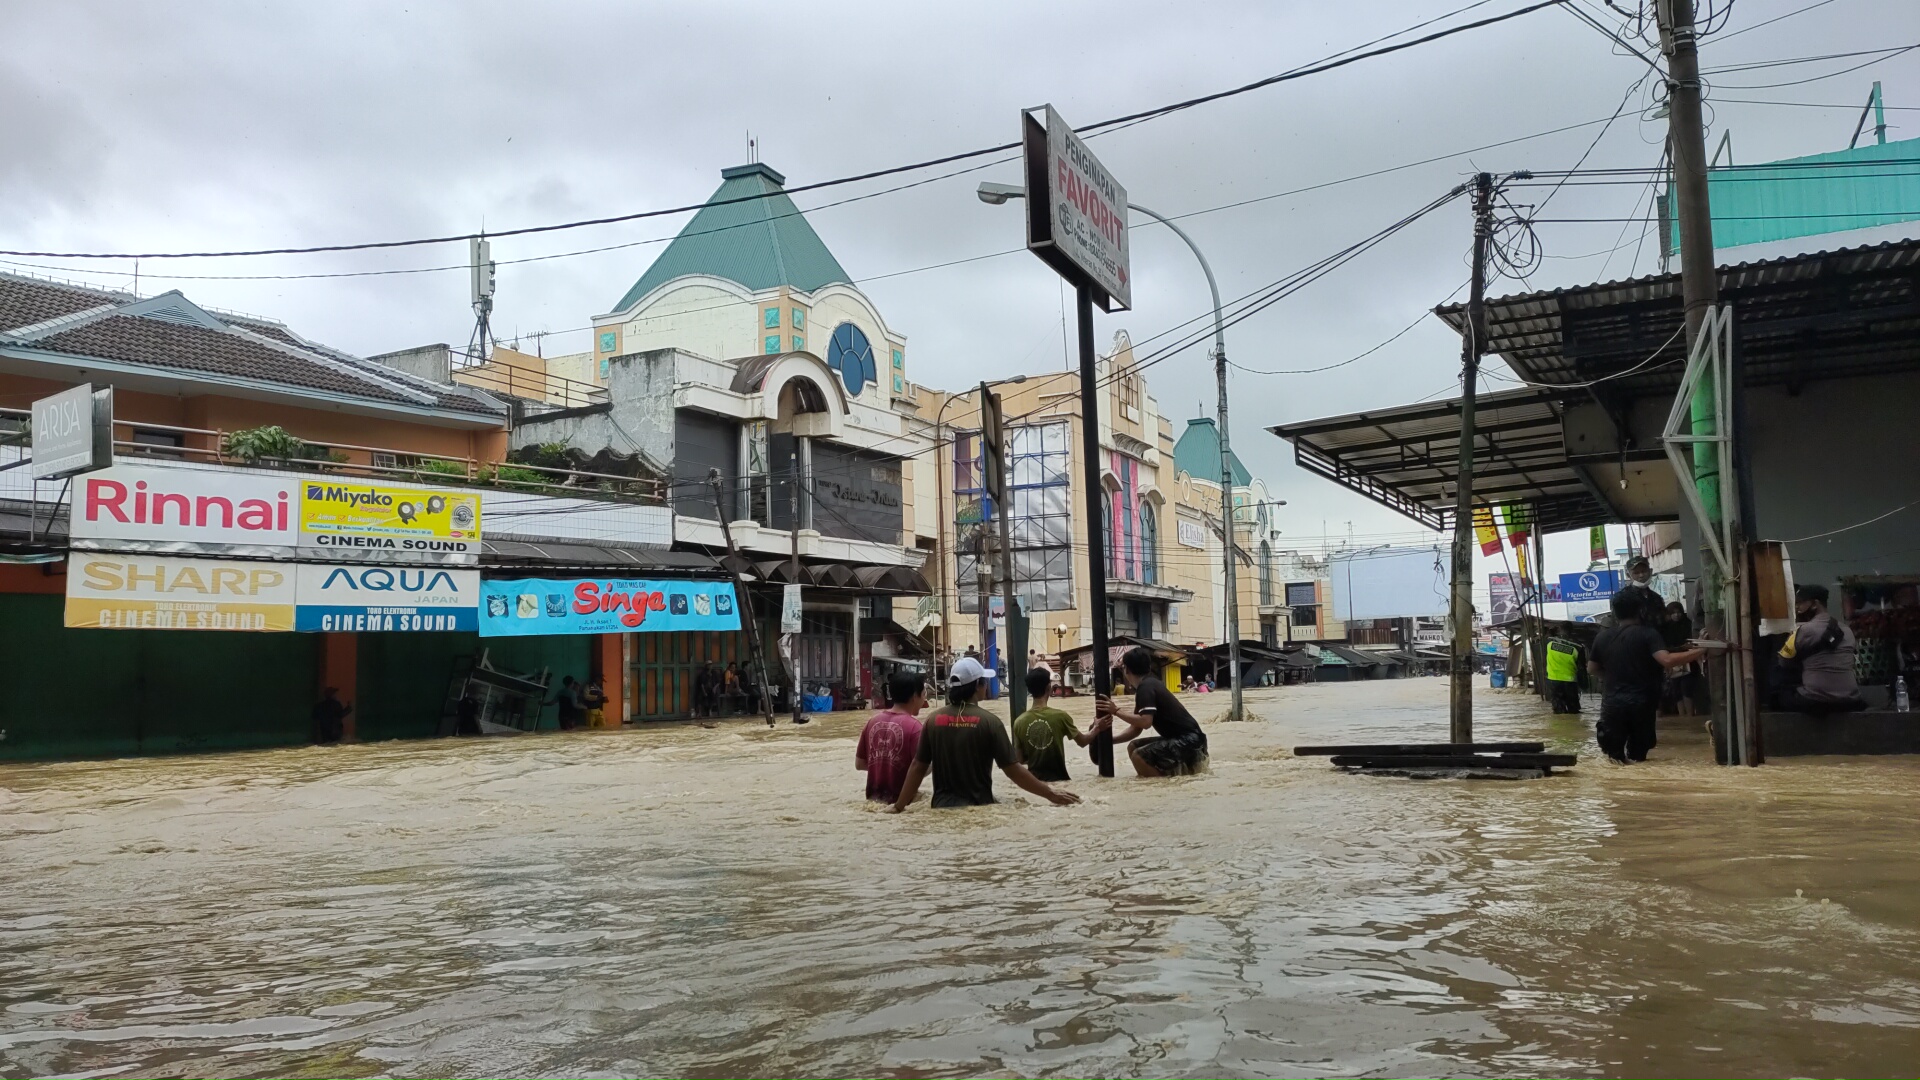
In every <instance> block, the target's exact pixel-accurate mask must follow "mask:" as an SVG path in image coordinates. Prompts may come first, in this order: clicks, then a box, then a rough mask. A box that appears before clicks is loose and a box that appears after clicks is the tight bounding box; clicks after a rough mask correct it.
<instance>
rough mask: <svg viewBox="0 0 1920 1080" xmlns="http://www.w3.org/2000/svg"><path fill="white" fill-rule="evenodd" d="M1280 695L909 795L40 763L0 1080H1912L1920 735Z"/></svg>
mask: <svg viewBox="0 0 1920 1080" xmlns="http://www.w3.org/2000/svg"><path fill="white" fill-rule="evenodd" d="M1218 700H1219V701H1220V702H1221V704H1222V706H1224V701H1225V699H1218ZM1196 701H1197V702H1199V703H1208V704H1210V702H1209V699H1207V698H1199V699H1196ZM1250 702H1251V704H1252V705H1253V706H1254V707H1255V708H1256V709H1257V710H1258V711H1259V712H1260V713H1261V714H1262V717H1263V718H1262V719H1261V720H1259V721H1256V722H1251V723H1247V724H1239V725H1225V724H1215V725H1213V726H1212V727H1211V729H1210V735H1211V739H1212V743H1213V751H1214V756H1213V771H1212V772H1211V773H1210V774H1208V775H1205V776H1199V777H1192V778H1187V779H1181V780H1173V781H1159V782H1144V781H1138V780H1132V779H1123V780H1112V781H1099V780H1096V779H1091V778H1090V777H1091V769H1090V768H1088V767H1086V766H1084V765H1080V766H1077V770H1078V771H1079V772H1080V773H1083V774H1085V776H1086V777H1088V778H1083V779H1079V780H1076V781H1075V782H1074V784H1073V788H1074V790H1076V791H1078V792H1080V793H1081V794H1082V795H1083V796H1085V798H1086V802H1085V804H1084V805H1082V806H1079V807H1075V808H1052V807H1042V806H1040V805H1038V804H1034V803H1028V802H1024V801H1018V802H1017V801H1009V802H1006V803H1002V804H1000V805H997V806H992V807H982V808H978V809H975V810H964V811H941V812H938V813H936V812H933V811H931V810H928V809H926V808H925V803H924V801H923V802H922V804H921V807H920V808H918V809H916V810H915V811H914V812H912V813H910V814H908V815H906V816H904V817H899V818H896V817H891V816H888V815H884V814H879V813H875V812H873V811H872V810H871V809H870V808H869V807H868V806H867V805H866V804H865V803H864V802H863V801H862V800H861V798H860V793H861V790H862V784H861V778H860V776H859V774H857V773H855V772H854V771H853V769H852V759H853V741H852V740H853V736H854V735H855V734H856V732H857V731H858V724H859V721H860V719H861V718H858V717H845V718H841V717H835V718H831V719H826V720H825V721H824V722H816V723H815V724H813V725H812V726H810V727H808V728H803V729H795V728H791V727H786V726H783V727H781V728H780V729H778V730H776V731H772V732H769V731H767V730H766V729H764V728H759V727H757V726H756V725H753V724H740V725H729V726H723V727H721V728H718V729H714V730H705V729H701V728H697V727H688V728H679V729H671V730H651V731H646V732H640V733H614V734H600V733H577V734H571V735H551V736H541V737H538V738H517V739H492V740H472V741H458V742H427V743H404V744H402V743H389V744H382V745H371V746H348V747H335V748H325V749H321V748H310V749H297V750H286V751H270V752H261V753H246V754H230V755H221V756H209V757H198V758H172V759H148V760H130V761H116V762H106V763H76V764H65V765H53V766H30V767H29V766H0V895H4V896H5V897H6V903H5V904H4V906H0V1074H5V1075H13V1076H26V1075H43V1074H56V1073H87V1074H92V1075H114V1076H152V1075H164V1076H176V1075H248V1074H261V1073H277V1074H298V1075H333V1076H357V1075H369V1074H395V1075H447V1074H469V1075H471V1074H482V1075H519V1074H571V1075H578V1074H620V1073H625V1074H635V1073H638V1074H662V1073H664V1074H690V1075H702V1074H711V1075H757V1074H788V1073H825V1074H835V1075H880V1074H908V1075H930V1074H941V1075H949V1074H977V1073H997V1074H1037V1073H1052V1072H1058V1073H1065V1074H1072V1075H1087V1074H1096V1075H1097V1074H1154V1075H1161V1074H1194V1075H1209V1076H1213V1075H1224V1074H1238V1073H1252V1074H1272V1073H1281V1074H1287V1073H1293V1074H1298V1073H1310V1074H1337V1075H1390V1076H1404V1075H1434V1074H1449V1073H1458V1074H1516V1073H1519V1074H1540V1073H1564V1074H1577V1075H1630V1076H1633V1075H1715V1074H1764V1075H1803V1076H1818V1075H1842V1074H1844V1075H1858V1076H1864V1075H1888V1074H1900V1075H1910V1074H1911V1073H1912V1072H1913V1070H1914V1067H1915V1061H1916V1049H1917V1048H1920V843H1917V842H1916V836H1920V830H1917V829H1916V827H1915V820H1916V812H1915V805H1914V800H1915V797H1916V794H1920V762H1916V761H1911V760H1897V759H1883V760H1872V759H1802V760H1799V761H1792V762H1786V763H1782V764H1779V765H1775V766H1770V767H1768V768H1765V769H1759V770H1736V769H1720V768H1716V767H1714V766H1713V765H1711V764H1710V762H1709V760H1708V754H1707V749H1706V747H1705V745H1704V742H1703V739H1702V737H1701V736H1700V735H1699V733H1697V732H1692V731H1688V730H1686V729H1685V728H1683V727H1677V726H1676V727H1670V728H1666V729H1663V732H1662V745H1661V747H1660V749H1659V750H1658V751H1656V753H1655V759H1656V760H1654V761H1653V762H1650V763H1648V764H1647V765H1644V766H1636V767H1633V768H1630V769H1623V768H1620V767H1617V766H1611V765H1605V764H1599V763H1592V764H1583V765H1582V766H1581V767H1580V768H1579V769H1577V770H1575V772H1574V773H1573V774H1571V775H1567V776H1563V777H1555V778H1553V779H1550V780H1546V781H1539V782H1533V783H1499V782H1479V783H1472V782H1451V781H1436V782H1414V781H1404V780H1384V779H1372V778H1361V777H1351V776H1343V775H1340V774H1337V773H1335V772H1333V771H1332V770H1330V769H1328V768H1327V767H1326V765H1325V763H1324V761H1310V760H1297V759H1294V758H1292V757H1291V756H1290V755H1289V754H1288V753H1287V752H1286V747H1289V746H1291V745H1293V744H1294V743H1296V742H1322V743H1324V742H1333V741H1389V740H1405V739H1408V738H1416V737H1417V738H1421V739H1427V738H1432V737H1436V736H1438V735H1440V734H1442V733H1443V732H1444V725H1445V715H1444V714H1445V688H1444V685H1443V684H1442V683H1441V682H1440V681H1439V680H1431V679H1428V680H1413V681H1406V682H1395V683H1376V684H1360V685H1352V686H1324V687H1300V688H1290V689H1286V690H1276V691H1266V692H1260V693H1256V694H1253V695H1250ZM1480 702H1481V706H1482V708H1481V719H1480V722H1479V734H1481V735H1482V737H1486V738H1521V737H1527V738H1545V739H1546V740H1547V741H1549V742H1550V743H1553V744H1555V746H1554V747H1553V748H1554V749H1578V750H1580V751H1581V752H1582V753H1583V754H1585V755H1587V757H1586V758H1585V760H1587V761H1589V762H1594V761H1595V758H1594V757H1593V754H1594V750H1593V747H1592V743H1591V738H1590V736H1589V733H1588V731H1587V729H1586V728H1584V727H1582V726H1581V725H1580V724H1579V723H1578V722H1576V721H1575V720H1574V719H1572V718H1561V717H1552V716H1549V715H1546V714H1545V713H1544V712H1543V711H1542V710H1540V709H1538V708H1537V707H1535V706H1534V704H1533V703H1532V702H1531V701H1530V700H1529V699H1527V698H1525V697H1522V696H1519V695H1517V694H1491V693H1484V692H1483V693H1482V694H1481V695H1480ZM1199 711H1200V712H1201V714H1202V716H1203V718H1204V715H1205V714H1206V712H1207V711H1208V710H1206V709H1201V710H1199ZM1216 711H1217V710H1216ZM1675 723H1676V724H1678V723H1679V722H1678V721H1676V722H1675ZM999 786H1000V788H1001V790H1002V796H1003V798H1008V799H1010V800H1017V799H1024V796H1021V795H1020V794H1019V793H1018V792H1015V791H1013V790H1012V789H1011V785H1009V784H1007V783H1006V782H1005V781H1004V780H1002V781H1001V782H1000V785H999Z"/></svg>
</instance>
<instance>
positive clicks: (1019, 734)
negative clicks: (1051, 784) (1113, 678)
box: [1013, 668, 1093, 781]
mask: <svg viewBox="0 0 1920 1080" xmlns="http://www.w3.org/2000/svg"><path fill="white" fill-rule="evenodd" d="M1027 695H1028V696H1029V697H1030V698H1032V699H1033V705H1032V707H1031V708H1029V709H1028V710H1027V711H1026V712H1023V713H1021V714H1020V716H1019V718H1018V719H1016V720H1014V722H1013V748H1014V752H1015V753H1018V754H1019V755H1020V761H1021V763H1022V764H1024V765H1026V767H1027V771H1029V772H1031V773H1033V775H1035V776H1037V777H1039V778H1040V779H1042V780H1046V781H1059V780H1071V779H1073V778H1072V777H1071V776H1068V775H1067V746H1066V740H1067V737H1068V736H1072V738H1073V741H1074V742H1076V743H1079V744H1080V745H1081V746H1085V745H1087V743H1089V742H1091V741H1093V736H1092V735H1082V734H1081V733H1080V729H1079V728H1078V727H1076V726H1074V723H1073V717H1071V716H1068V715H1067V714H1066V713H1065V712H1064V711H1062V710H1060V709H1050V708H1048V707H1047V699H1048V698H1050V697H1052V696H1053V672H1051V671H1048V670H1047V669H1046V668H1035V669H1033V670H1032V671H1029V672H1027Z"/></svg>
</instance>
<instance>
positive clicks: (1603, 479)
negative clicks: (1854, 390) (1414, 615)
mask: <svg viewBox="0 0 1920 1080" xmlns="http://www.w3.org/2000/svg"><path fill="white" fill-rule="evenodd" d="M1719 278H1720V299H1721V301H1722V302H1723V303H1726V304H1730V305H1731V306H1732V310H1733V313H1734V322H1733V327H1734V342H1735V344H1734V350H1735V354H1736V356H1737V357H1738V358H1739V363H1740V368H1741V372H1742V377H1743V378H1744V379H1745V382H1746V385H1748V386H1749V387H1754V386H1782V387H1785V388H1787V390H1788V391H1789V392H1790V393H1793V392H1797V391H1798V389H1799V388H1800V387H1801V386H1803V385H1805V384H1807V383H1811V382H1817V381H1820V380H1823V379H1835V378H1857V377H1861V376H1867V375H1878V374H1886V373H1892V372H1902V371H1914V370H1920V240H1902V241H1896V242H1893V243H1887V244H1878V245H1874V246H1871V247H1858V248H1842V249H1837V250H1833V251H1822V252H1816V253H1814V254H1809V255H1795V256H1789V257H1786V258H1780V259H1770V260H1766V261H1763V262H1752V263H1741V264H1738V265H1729V266H1722V267H1720V268H1719ZM1436 313H1437V314H1438V315H1439V316H1440V317H1441V318H1442V319H1444V320H1446V321H1447V323H1448V325H1450V326H1452V327H1453V328H1454V329H1455V330H1456V331H1459V330H1464V328H1465V326H1466V308H1465V306H1464V305H1460V304H1453V305H1448V306H1445V307H1441V308H1439V309H1437V311H1436ZM1682 314H1683V311H1682V299H1681V292H1680V275H1678V274H1658V275H1654V276H1651V277H1644V278H1636V279H1633V280H1631V281H1616V282H1607V283H1603V284H1596V285H1584V286H1579V287H1576V288H1568V289H1554V290H1550V291H1544V292H1534V293H1525V294H1521V295H1517V296H1505V297H1498V298H1494V299H1490V300H1488V301H1487V341H1488V345H1489V351H1490V352H1491V353H1493V354H1497V355H1498V356H1499V357H1500V358H1501V359H1504V360H1505V361H1506V362H1507V364H1508V365H1509V366H1510V367H1511V368H1512V369H1513V371H1514V372H1515V373H1516V374H1517V375H1518V376H1519V380H1520V381H1521V383H1522V385H1521V386H1520V388H1518V389H1511V390H1502V391H1498V392H1495V393H1482V394H1480V395H1478V396H1477V397H1476V398H1475V403H1476V406H1477V409H1478V413H1479V415H1478V417H1477V421H1476V426H1477V429H1478V430H1477V435H1476V437H1477V439H1478V442H1477V444H1476V453H1475V467H1474V502H1475V503H1476V505H1489V506H1494V505H1502V504H1511V503H1530V504H1532V506H1533V509H1534V513H1535V517H1536V519H1537V520H1538V522H1539V524H1540V527H1541V528H1543V529H1545V530H1546V531H1549V532H1553V531H1559V530H1565V529H1577V528H1581V527H1584V526H1588V525H1599V524H1603V523H1607V522H1614V521H1662V520H1672V519H1674V518H1675V517H1676V516H1677V515H1678V513H1679V505H1680V492H1679V487H1678V481H1677V478H1676V477H1674V475H1673V471H1672V469H1671V468H1670V467H1669V466H1668V465H1667V464H1666V463H1665V461H1664V460H1663V455H1662V452H1661V447H1660V443H1659V431H1658V423H1659V421H1660V420H1661V419H1664V417H1665V416H1666V413H1667V407H1668V405H1669V404H1670V403H1671V401H1672V399H1673V395H1674V393H1675V392H1676V391H1677V390H1678V388H1679V385H1680V378H1681V374H1682V372H1683V370H1684V367H1685V359H1686V342H1685V338H1684V335H1683V334H1682V333H1681V332H1680V330H1681V321H1682ZM1487 377H1488V385H1490V386H1499V385H1501V383H1500V381H1499V379H1500V376H1499V373H1498V372H1497V371H1492V370H1490V371H1488V374H1487ZM1512 382H1513V380H1512V379H1511V378H1509V379H1508V383H1509V384H1511V383H1512ZM1269 430H1270V431H1272V432H1273V433H1274V434H1276V435H1279V436H1280V437H1281V438H1283V439H1286V440H1288V441H1289V442H1292V443H1293V444H1294V459H1295V461H1297V462H1298V463H1299V464H1300V466H1301V467H1302V468H1305V469H1307V470H1309V471H1311V472H1316V473H1319V474H1320V475H1322V476H1325V477H1326V478H1328V479H1330V480H1332V481H1334V482H1335V483H1337V484H1341V485H1343V486H1345V487H1348V488H1351V489H1352V490H1354V491H1357V492H1359V493H1360V494H1362V495H1365V496H1367V497H1368V498H1370V499H1373V500H1374V501H1376V502H1378V503H1380V504H1382V505H1384V506H1386V507H1388V508H1390V509H1393V510H1396V511H1399V512H1400V513H1402V514H1405V515H1406V516H1408V517H1410V518H1412V519H1414V520H1415V521H1418V522H1419V523H1421V524H1422V525H1425V526H1427V527H1428V528H1431V529H1446V528H1450V527H1451V525H1452V518H1453V504H1454V494H1455V484H1454V482H1453V481H1454V479H1455V477H1456V475H1457V462H1458V458H1459V448H1460V439H1459V430H1460V401H1459V400H1458V399H1453V400H1448V401H1441V402H1435V403H1432V404H1424V405H1405V406H1399V407H1395V408H1388V409H1377V410H1369V411H1367V412H1362V413H1353V414H1350V415H1347V416H1337V417H1330V418H1328V419H1324V420H1311V421H1306V422H1303V423H1297V424H1282V425H1279V426H1276V427H1272V428H1269Z"/></svg>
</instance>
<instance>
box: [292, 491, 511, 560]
mask: <svg viewBox="0 0 1920 1080" xmlns="http://www.w3.org/2000/svg"><path fill="white" fill-rule="evenodd" d="M300 546H301V547H302V548H307V549H313V550H318V551H322V552H325V553H327V554H329V555H340V554H345V553H347V552H348V551H352V552H354V553H361V554H365V553H379V554H387V555H397V556H401V557H405V558H416V559H417V558H426V559H442V560H445V561H454V559H453V558H450V557H459V556H465V558H464V559H461V560H459V561H466V562H471V561H474V560H476V559H477V558H478V557H479V554H480V495H479V493H478V492H451V491H435V490H430V489H426V488H416V487H411V486H407V485H397V484H377V483H360V482H348V481H336V480H315V479H308V480H303V481H302V482H301V484H300Z"/></svg>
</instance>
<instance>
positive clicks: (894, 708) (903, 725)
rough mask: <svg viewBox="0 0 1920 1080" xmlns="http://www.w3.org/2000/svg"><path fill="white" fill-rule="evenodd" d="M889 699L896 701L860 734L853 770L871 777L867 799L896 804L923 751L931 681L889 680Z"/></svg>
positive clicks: (916, 678) (913, 677)
mask: <svg viewBox="0 0 1920 1080" xmlns="http://www.w3.org/2000/svg"><path fill="white" fill-rule="evenodd" d="M887 697H888V698H889V699H890V700H891V701H892V702H893V704H892V705H890V706H888V707H887V708H886V709H885V710H883V711H882V712H880V713H878V714H876V715H875V716H874V718H873V719H871V720H869V721H867V726H866V727H865V728H862V729H861V731H860V745H859V746H857V747H855V748H854V751H853V767H854V768H856V769H859V770H860V771H861V772H864V773H866V774H867V798H869V799H871V800H873V801H874V802H883V803H892V802H893V801H894V800H895V799H898V798H899V797H900V785H901V784H903V783H905V782H906V779H907V770H908V769H909V768H912V767H913V755H914V754H915V753H917V752H918V751H919V749H920V721H919V720H918V719H916V717H918V716H919V715H920V710H921V709H924V708H926V707H927V680H926V679H925V678H924V677H922V676H919V675H907V674H899V675H895V676H893V677H892V678H890V679H888V680H887Z"/></svg>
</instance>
